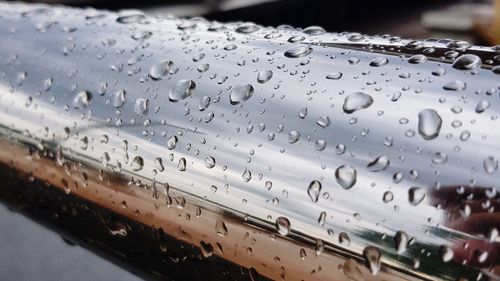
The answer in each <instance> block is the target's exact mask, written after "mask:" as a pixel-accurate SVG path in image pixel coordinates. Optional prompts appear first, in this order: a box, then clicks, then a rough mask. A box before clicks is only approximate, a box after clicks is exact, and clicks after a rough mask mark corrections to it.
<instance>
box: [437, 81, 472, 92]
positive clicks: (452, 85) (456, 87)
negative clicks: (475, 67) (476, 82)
mask: <svg viewBox="0 0 500 281" xmlns="http://www.w3.org/2000/svg"><path fill="white" fill-rule="evenodd" d="M443 89H445V90H447V91H456V92H458V91H463V90H465V89H467V84H465V82H463V81H460V80H454V81H451V82H449V83H447V84H446V85H444V86H443Z"/></svg>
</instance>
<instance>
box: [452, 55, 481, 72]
mask: <svg viewBox="0 0 500 281" xmlns="http://www.w3.org/2000/svg"><path fill="white" fill-rule="evenodd" d="M481 64H482V63H481V59H480V58H479V57H478V56H476V55H473V54H466V55H461V56H459V57H458V58H456V59H455V61H454V62H453V64H452V66H453V68H456V69H461V70H472V69H475V68H479V67H481Z"/></svg>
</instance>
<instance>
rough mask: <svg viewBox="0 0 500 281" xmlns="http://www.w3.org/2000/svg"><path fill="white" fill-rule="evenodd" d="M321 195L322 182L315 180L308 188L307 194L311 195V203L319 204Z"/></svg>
mask: <svg viewBox="0 0 500 281" xmlns="http://www.w3.org/2000/svg"><path fill="white" fill-rule="evenodd" d="M320 193H321V182H320V181H318V180H313V181H312V182H311V183H310V184H309V187H308V188H307V194H308V195H309V198H311V201H313V202H315V203H316V202H318V199H319V195H320Z"/></svg>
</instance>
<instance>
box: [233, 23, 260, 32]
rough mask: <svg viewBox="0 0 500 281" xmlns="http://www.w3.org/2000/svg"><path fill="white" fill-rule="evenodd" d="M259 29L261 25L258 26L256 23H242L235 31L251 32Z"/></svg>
mask: <svg viewBox="0 0 500 281" xmlns="http://www.w3.org/2000/svg"><path fill="white" fill-rule="evenodd" d="M257 30H259V27H258V26H256V25H255V24H247V25H242V26H238V27H237V28H236V29H235V30H234V31H236V32H238V33H243V34H250V33H253V32H255V31H257Z"/></svg>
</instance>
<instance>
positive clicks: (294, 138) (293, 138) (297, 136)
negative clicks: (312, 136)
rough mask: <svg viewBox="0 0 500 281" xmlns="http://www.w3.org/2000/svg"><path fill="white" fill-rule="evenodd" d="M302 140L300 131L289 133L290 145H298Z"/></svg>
mask: <svg viewBox="0 0 500 281" xmlns="http://www.w3.org/2000/svg"><path fill="white" fill-rule="evenodd" d="M299 139H300V133H299V132H298V131H295V130H293V131H290V133H288V142H289V143H296V142H297V141H298V140H299Z"/></svg>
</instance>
